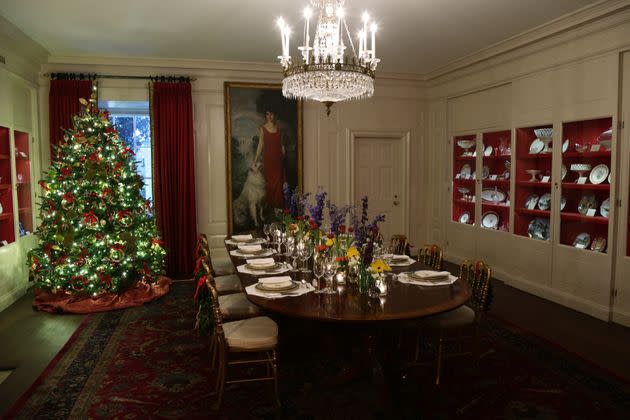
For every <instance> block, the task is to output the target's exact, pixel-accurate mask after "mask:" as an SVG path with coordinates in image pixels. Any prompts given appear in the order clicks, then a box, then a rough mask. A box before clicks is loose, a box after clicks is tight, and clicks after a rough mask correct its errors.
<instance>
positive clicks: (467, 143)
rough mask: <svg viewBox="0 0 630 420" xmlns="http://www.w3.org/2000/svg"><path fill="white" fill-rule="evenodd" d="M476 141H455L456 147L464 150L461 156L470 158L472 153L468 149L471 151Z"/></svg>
mask: <svg viewBox="0 0 630 420" xmlns="http://www.w3.org/2000/svg"><path fill="white" fill-rule="evenodd" d="M475 143H476V140H457V145H458V146H459V147H461V148H462V149H464V153H463V154H462V156H472V152H471V151H469V150H468V149H471V148H472V147H474V146H475Z"/></svg>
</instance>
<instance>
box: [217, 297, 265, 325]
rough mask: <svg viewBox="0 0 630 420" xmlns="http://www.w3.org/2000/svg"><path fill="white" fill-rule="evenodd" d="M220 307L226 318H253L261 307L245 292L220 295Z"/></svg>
mask: <svg viewBox="0 0 630 420" xmlns="http://www.w3.org/2000/svg"><path fill="white" fill-rule="evenodd" d="M219 307H220V308H221V313H222V314H223V317H224V318H225V319H241V318H251V317H253V316H256V315H258V314H259V313H260V308H259V307H258V306H256V305H254V304H253V303H251V302H250V301H249V300H247V296H245V293H232V294H231V295H223V296H219Z"/></svg>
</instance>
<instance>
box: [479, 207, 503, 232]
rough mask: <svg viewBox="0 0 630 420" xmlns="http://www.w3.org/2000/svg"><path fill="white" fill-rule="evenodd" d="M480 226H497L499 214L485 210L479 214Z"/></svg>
mask: <svg viewBox="0 0 630 420" xmlns="http://www.w3.org/2000/svg"><path fill="white" fill-rule="evenodd" d="M481 226H483V227H485V228H488V229H496V228H497V227H499V215H498V214H497V213H496V212H494V211H488V212H485V213H484V214H483V215H482V216H481Z"/></svg>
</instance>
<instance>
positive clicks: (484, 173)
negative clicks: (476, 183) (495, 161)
mask: <svg viewBox="0 0 630 420" xmlns="http://www.w3.org/2000/svg"><path fill="white" fill-rule="evenodd" d="M489 176H490V168H488V167H487V166H485V165H484V167H483V171H482V172H481V179H486V178H488V177H489Z"/></svg>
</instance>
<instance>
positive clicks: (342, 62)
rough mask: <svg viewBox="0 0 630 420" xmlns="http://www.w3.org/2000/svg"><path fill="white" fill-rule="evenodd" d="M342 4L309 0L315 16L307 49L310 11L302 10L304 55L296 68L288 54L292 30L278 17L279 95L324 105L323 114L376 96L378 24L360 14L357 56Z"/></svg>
mask: <svg viewBox="0 0 630 420" xmlns="http://www.w3.org/2000/svg"><path fill="white" fill-rule="evenodd" d="M343 3H344V0H311V5H312V6H313V7H314V8H315V9H316V10H318V11H319V17H318V21H317V26H316V27H315V37H314V38H313V42H312V44H311V37H310V18H311V14H312V11H311V9H310V8H308V7H307V8H306V9H305V10H304V18H305V22H304V44H303V45H302V46H300V47H298V50H299V51H300V52H301V55H302V58H301V60H300V62H299V63H298V62H295V63H294V62H293V60H292V58H291V55H290V54H289V36H290V34H291V30H290V28H289V26H288V25H287V24H286V23H285V22H284V20H283V19H282V18H279V19H278V26H279V27H280V32H281V38H282V55H281V56H279V57H278V59H279V60H280V64H281V65H282V69H283V73H284V79H283V80H282V93H283V95H284V96H285V97H287V98H292V99H296V98H297V99H312V100H315V101H319V102H323V103H324V105H326V113H327V114H330V107H331V106H332V105H333V104H334V103H335V102H341V101H347V100H351V99H363V98H369V97H371V96H372V95H373V94H374V71H375V70H376V66H377V65H378V63H379V61H380V60H379V59H378V58H376V46H375V45H376V42H375V41H376V29H377V27H376V24H375V23H373V22H372V23H371V24H370V17H369V15H368V14H367V13H364V14H363V28H362V29H361V30H360V31H359V34H358V40H359V45H358V52H357V51H356V50H355V47H354V44H353V42H352V37H351V36H350V31H349V30H348V26H347V25H346V21H345V19H344V10H343ZM368 31H369V32H368ZM369 34H371V37H370V38H371V39H370V40H371V42H370V48H369V49H368V35H369ZM344 37H345V38H346V39H347V44H346V43H345V42H344ZM348 47H349V48H348Z"/></svg>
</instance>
